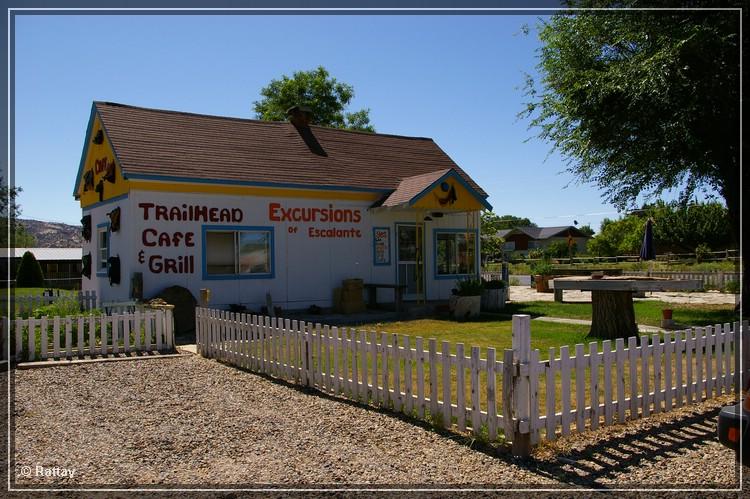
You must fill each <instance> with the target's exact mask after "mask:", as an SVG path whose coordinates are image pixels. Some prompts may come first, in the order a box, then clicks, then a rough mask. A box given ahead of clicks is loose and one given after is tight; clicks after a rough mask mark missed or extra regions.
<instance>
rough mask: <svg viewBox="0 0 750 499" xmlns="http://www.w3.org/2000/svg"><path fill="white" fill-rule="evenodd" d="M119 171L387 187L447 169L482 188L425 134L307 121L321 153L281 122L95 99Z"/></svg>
mask: <svg viewBox="0 0 750 499" xmlns="http://www.w3.org/2000/svg"><path fill="white" fill-rule="evenodd" d="M94 105H95V108H96V111H97V112H98V114H99V116H100V118H101V120H102V123H103V125H104V128H105V131H106V133H107V136H108V137H109V140H110V141H111V143H112V145H113V147H114V149H115V153H116V155H117V158H118V160H119V162H120V165H121V167H122V171H123V175H124V176H125V177H126V178H148V177H155V176H158V177H168V178H175V180H179V179H187V180H206V181H219V182H223V181H227V182H239V183H245V182H247V183H249V184H261V185H263V184H287V185H289V184H291V185H305V186H319V187H333V188H355V189H364V190H383V191H391V190H395V189H396V188H397V187H398V186H399V183H400V182H401V181H402V180H403V179H405V178H407V177H414V176H415V175H422V174H426V173H433V172H434V173H435V174H438V176H439V174H442V173H444V172H445V171H446V170H447V169H450V168H453V169H454V170H456V172H458V174H459V175H461V176H462V177H463V178H464V179H465V180H466V181H467V182H468V183H469V185H471V186H472V187H473V188H474V189H476V190H477V191H478V192H479V193H480V194H481V195H483V196H486V193H485V192H484V191H483V190H482V189H481V187H479V186H478V185H477V184H476V183H475V182H474V181H473V180H472V179H471V177H469V176H468V175H467V174H466V173H465V172H464V171H463V170H461V168H460V167H459V166H458V165H456V163H454V162H453V160H452V159H451V158H450V157H449V156H448V155H447V154H445V152H443V150H442V149H440V147H438V145H437V144H435V142H433V141H432V139H427V138H415V137H402V136H397V135H386V134H376V133H367V132H354V131H348V130H339V129H333V128H326V127H321V126H311V127H310V128H311V130H312V133H313V134H314V136H315V138H316V139H317V140H318V142H319V143H320V145H321V146H322V148H323V149H324V150H325V152H326V153H327V156H320V155H318V154H314V153H313V152H311V151H310V149H309V148H308V146H307V145H306V144H305V142H304V140H303V139H302V137H301V136H300V134H299V133H298V132H297V129H296V128H295V127H294V126H293V125H292V124H290V123H287V122H273V121H258V120H249V119H240V118H228V117H220V116H208V115H201V114H191V113H183V112H176V111H164V110H158V109H147V108H140V107H133V106H126V105H122V104H113V103H109V102H95V103H94Z"/></svg>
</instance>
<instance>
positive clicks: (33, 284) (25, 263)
mask: <svg viewBox="0 0 750 499" xmlns="http://www.w3.org/2000/svg"><path fill="white" fill-rule="evenodd" d="M16 286H17V287H19V288H39V287H41V286H44V274H43V273H42V267H41V265H39V262H37V261H36V257H35V256H34V254H33V253H32V252H31V251H27V252H26V253H24V254H23V257H21V263H20V264H19V265H18V269H17V271H16Z"/></svg>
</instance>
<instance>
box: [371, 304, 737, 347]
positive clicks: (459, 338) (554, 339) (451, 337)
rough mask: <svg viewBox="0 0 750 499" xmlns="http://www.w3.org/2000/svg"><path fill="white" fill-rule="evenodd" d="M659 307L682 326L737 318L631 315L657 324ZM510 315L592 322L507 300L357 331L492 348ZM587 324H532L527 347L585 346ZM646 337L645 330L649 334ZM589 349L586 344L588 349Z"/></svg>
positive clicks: (506, 332)
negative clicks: (491, 307)
mask: <svg viewBox="0 0 750 499" xmlns="http://www.w3.org/2000/svg"><path fill="white" fill-rule="evenodd" d="M662 308H672V309H673V311H674V312H673V318H674V320H675V321H676V322H677V323H678V324H684V325H686V326H706V325H713V324H723V323H725V322H732V321H734V320H736V319H737V317H736V315H735V313H734V307H733V306H732V305H689V304H687V305H681V304H667V303H664V302H652V301H648V302H636V303H635V315H636V320H637V322H638V323H639V324H644V325H652V326H659V325H660V323H661V317H662V315H661V311H662ZM513 314H528V315H530V316H531V317H532V318H534V317H540V316H547V317H562V318H570V319H586V320H591V304H590V303H557V302H526V303H509V304H507V305H506V307H505V311H504V312H503V313H502V314H482V316H481V317H480V318H479V319H478V320H475V321H455V320H452V319H448V318H444V319H419V320H410V321H398V322H384V323H376V324H364V325H361V326H357V329H365V330H368V331H372V330H374V331H379V332H381V331H384V332H388V333H398V334H405V335H409V336H412V337H416V336H421V337H423V338H425V341H426V340H427V339H429V338H435V339H437V340H438V349H440V342H442V341H449V342H451V344H455V343H463V344H464V345H465V346H466V347H469V346H479V347H482V348H486V347H494V348H495V349H497V350H498V351H501V350H503V349H505V348H511V343H512V341H511V338H512V331H511V320H512V315H513ZM588 331H589V326H588V325H579V324H560V323H554V322H542V321H532V322H531V348H532V349H536V348H538V349H539V350H540V354H541V357H542V358H547V354H548V349H549V348H550V347H554V348H559V347H561V346H564V345H569V346H571V347H573V346H574V345H575V344H577V343H584V344H588V343H589V342H592V341H597V342H598V343H599V344H600V347H601V340H599V339H597V338H589V337H588V336H587V335H588ZM649 336H650V333H649ZM587 348H588V347H587Z"/></svg>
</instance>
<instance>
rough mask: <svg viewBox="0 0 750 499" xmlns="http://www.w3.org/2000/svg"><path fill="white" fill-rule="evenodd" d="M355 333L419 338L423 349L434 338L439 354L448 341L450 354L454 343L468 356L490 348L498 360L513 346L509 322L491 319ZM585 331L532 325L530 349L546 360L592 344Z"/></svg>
mask: <svg viewBox="0 0 750 499" xmlns="http://www.w3.org/2000/svg"><path fill="white" fill-rule="evenodd" d="M357 329H364V330H367V331H378V332H386V333H397V334H405V335H408V336H411V337H417V336H421V337H422V338H424V343H425V349H426V348H427V340H428V339H429V338H435V339H436V340H437V341H438V347H437V348H438V350H440V349H441V345H440V343H441V342H443V341H449V342H450V343H451V352H454V351H455V344H456V343H463V344H464V347H465V348H466V351H467V352H468V351H469V350H468V349H469V347H472V346H477V347H482V349H484V348H487V347H493V348H495V349H496V350H497V351H498V353H497V355H498V358H501V357H502V350H504V349H506V348H511V344H512V331H511V320H510V319H503V320H498V319H497V317H494V316H490V315H484V316H482V319H481V320H479V321H465V322H457V321H454V320H450V319H418V320H411V321H398V322H386V323H377V324H364V325H362V326H357ZM588 330H589V328H588V326H584V325H578V324H557V323H553V322H533V321H532V323H531V348H532V349H534V348H538V349H539V350H540V354H541V356H542V357H544V358H547V351H548V349H549V348H550V347H556V348H557V347H560V346H563V345H575V344H576V343H588V342H589V341H594V340H589V339H586V334H587V333H588Z"/></svg>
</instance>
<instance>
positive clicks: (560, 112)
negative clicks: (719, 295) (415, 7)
mask: <svg viewBox="0 0 750 499" xmlns="http://www.w3.org/2000/svg"><path fill="white" fill-rule="evenodd" d="M570 3H572V4H574V5H575V6H583V7H586V6H602V5H603V4H606V2H601V1H589V0H584V1H573V2H570ZM703 3H705V2H702V1H701V0H699V1H698V2H694V1H693V2H690V6H692V7H696V6H701V5H702V4H703ZM636 4H639V2H636V1H635V0H629V1H625V2H618V3H617V5H618V6H620V7H622V6H625V7H627V6H635V5H636ZM706 6H713V5H712V4H709V3H706ZM739 15H740V14H739V13H738V12H737V11H717V10H713V11H705V10H704V11H696V10H690V11H688V10H675V11H644V10H639V11H638V10H633V11H623V10H618V11H577V12H574V13H566V12H561V13H560V14H557V15H554V16H552V17H551V18H550V20H549V21H548V22H545V23H543V24H542V25H541V26H540V27H539V28H540V29H539V37H540V39H541V42H542V44H543V47H542V48H541V50H540V52H539V65H538V69H539V73H540V75H541V80H540V81H539V82H535V81H534V80H533V79H532V78H531V77H528V79H527V87H526V88H527V96H528V97H529V100H530V101H529V102H528V104H527V107H526V110H525V111H524V112H522V113H521V114H522V115H525V116H527V117H528V118H529V119H530V126H531V127H532V128H535V129H537V130H538V131H539V136H540V137H541V138H542V139H545V140H547V141H549V142H550V143H551V144H552V146H553V149H554V150H557V151H559V152H561V153H562V155H563V156H564V157H565V158H566V159H567V160H568V163H567V165H568V170H569V171H570V172H571V173H573V175H574V176H575V177H576V178H577V179H578V180H579V181H582V182H593V183H596V184H598V185H599V187H600V188H601V189H602V190H603V194H604V197H605V198H606V199H607V200H609V201H611V202H612V203H614V204H615V205H616V206H618V208H620V209H622V210H625V209H627V208H629V207H632V206H634V205H635V202H636V199H637V198H638V197H639V196H641V195H646V196H650V197H652V198H655V197H656V196H658V195H659V194H660V193H662V192H664V191H665V190H668V189H678V190H680V191H681V193H682V196H681V197H682V200H683V201H684V202H686V201H687V200H688V199H690V198H691V196H692V194H693V193H694V192H695V191H696V190H699V189H704V190H706V189H715V190H716V191H718V192H719V193H720V194H721V196H723V198H724V200H725V201H726V205H727V207H728V215H729V221H730V227H731V231H732V234H733V240H734V244H735V245H737V244H738V242H739V223H740V213H739V206H740V205H739V201H740V199H739V196H740V165H739V147H740V142H739V137H740V121H739V112H740V102H739V92H740V85H739V78H740V74H739V63H740V43H741V40H740V36H739V20H740V18H739ZM747 170H748V169H745V171H747ZM744 179H745V180H744V181H745V183H746V185H748V184H747V181H748V180H747V176H745V177H744ZM745 282H747V279H745Z"/></svg>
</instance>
